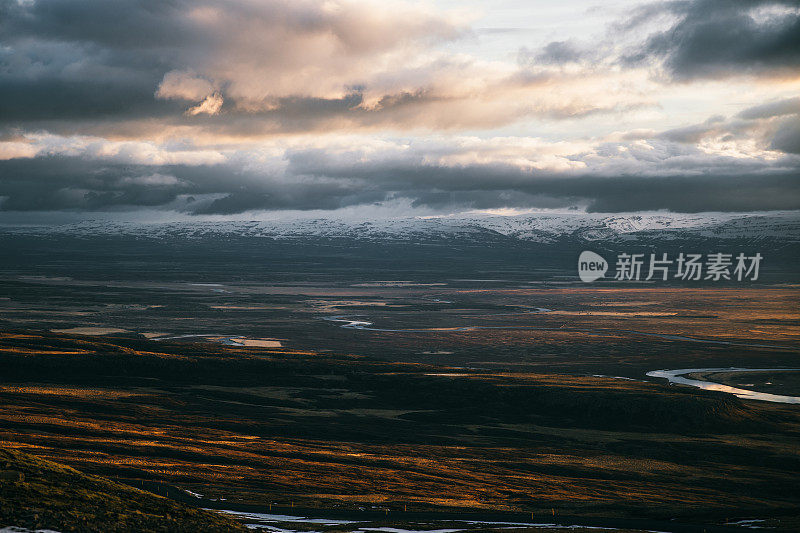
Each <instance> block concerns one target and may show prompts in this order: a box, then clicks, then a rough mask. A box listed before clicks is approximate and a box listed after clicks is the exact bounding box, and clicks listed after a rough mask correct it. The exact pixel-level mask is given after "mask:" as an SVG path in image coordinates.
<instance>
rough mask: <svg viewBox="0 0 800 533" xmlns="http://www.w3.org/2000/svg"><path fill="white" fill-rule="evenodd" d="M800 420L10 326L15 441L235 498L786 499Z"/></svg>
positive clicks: (718, 510)
mask: <svg viewBox="0 0 800 533" xmlns="http://www.w3.org/2000/svg"><path fill="white" fill-rule="evenodd" d="M799 436H800V411H798V409H797V408H796V406H781V405H775V404H766V403H763V402H745V401H742V400H739V399H737V398H734V397H731V396H729V395H726V394H723V393H714V392H707V391H699V390H695V389H690V388H684V387H668V386H664V385H660V384H655V383H645V382H639V381H629V380H619V379H610V378H598V377H590V376H574V375H573V376H570V375H555V374H532V373H521V372H519V373H510V372H492V371H488V370H465V369H454V368H446V367H434V366H426V365H420V364H405V363H391V362H384V361H378V360H373V359H368V358H361V357H354V356H348V355H335V354H326V355H320V354H316V353H311V352H302V351H292V350H285V349H248V348H237V347H223V346H219V345H214V344H202V343H197V344H191V343H186V344H178V343H176V344H168V343H157V342H152V341H145V340H137V339H124V338H113V337H93V338H92V337H76V336H69V335H64V334H52V333H42V332H16V333H10V332H9V333H2V334H0V439H2V441H4V442H5V443H6V447H13V448H15V449H19V450H24V451H27V452H30V453H33V454H35V455H37V456H39V457H44V458H48V459H51V460H56V461H58V462H62V463H65V464H69V465H72V466H75V467H77V468H80V469H81V470H82V471H85V472H89V473H92V474H98V475H103V476H107V477H111V478H114V479H120V480H124V481H126V482H128V483H132V484H133V485H135V486H141V484H142V483H143V484H144V486H150V484H153V483H158V484H165V485H170V486H173V487H179V488H182V489H187V490H191V491H192V492H195V493H200V494H203V495H205V496H206V497H207V498H225V504H228V503H231V504H233V503H236V502H239V503H250V504H253V505H255V506H258V507H260V508H266V507H267V506H268V505H269V504H274V505H277V506H281V505H282V506H284V507H290V506H292V505H297V506H305V507H325V508H338V509H345V508H349V509H355V508H358V507H367V508H369V507H370V506H380V507H381V508H387V509H406V508H407V509H408V510H409V511H412V510H413V511H428V510H443V509H480V510H484V511H495V510H496V511H515V512H527V513H531V512H534V513H536V514H550V513H552V512H556V513H560V514H563V515H567V514H569V515H574V516H585V517H592V516H593V517H598V516H601V517H637V518H638V517H647V518H653V519H660V520H670V519H673V518H678V519H682V520H692V521H703V522H704V523H724V522H725V521H726V520H734V519H746V518H752V517H766V518H776V517H786V516H790V515H797V514H798V513H799V512H800V497H799V496H798V494H797V491H796V490H794V489H795V486H796V480H797V475H798V472H800V454H799V453H798V448H797V442H798V437H799Z"/></svg>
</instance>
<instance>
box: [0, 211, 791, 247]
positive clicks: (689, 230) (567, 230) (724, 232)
mask: <svg viewBox="0 0 800 533" xmlns="http://www.w3.org/2000/svg"><path fill="white" fill-rule="evenodd" d="M0 232H3V233H14V234H31V235H36V234H68V235H76V236H87V237H88V236H97V235H128V236H137V237H143V238H167V237H170V238H175V237H183V238H202V237H209V236H214V235H231V236H244V237H270V238H274V239H298V238H348V239H356V240H365V241H376V242H377V241H384V240H386V241H398V240H399V241H410V242H413V241H426V240H431V239H436V240H441V239H466V240H480V239H482V238H486V237H491V236H494V237H501V238H510V239H514V240H520V241H530V242H540V243H551V242H555V241H558V240H561V239H564V238H570V239H578V240H583V241H599V240H617V241H618V240H638V239H640V238H660V239H676V238H715V239H737V238H744V239H758V238H773V239H780V240H782V241H784V242H800V212H794V211H793V212H774V213H766V214H724V213H710V214H709V213H701V214H620V215H607V214H586V213H576V214H529V215H516V216H498V215H469V214H461V215H453V216H445V217H426V218H422V217H409V218H394V219H372V220H361V221H347V220H337V219H315V218H294V219H291V220H280V221H225V222H208V221H197V222H171V223H151V224H147V223H114V222H107V221H95V222H82V223H79V224H68V225H61V226H6V227H2V228H0Z"/></svg>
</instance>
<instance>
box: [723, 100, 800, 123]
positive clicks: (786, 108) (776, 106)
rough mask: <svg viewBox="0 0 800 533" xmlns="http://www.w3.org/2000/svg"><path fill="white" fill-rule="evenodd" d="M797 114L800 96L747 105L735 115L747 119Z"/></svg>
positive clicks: (799, 108) (799, 106)
mask: <svg viewBox="0 0 800 533" xmlns="http://www.w3.org/2000/svg"><path fill="white" fill-rule="evenodd" d="M797 114H800V98H787V99H785V100H779V101H777V102H769V103H767V104H762V105H757V106H754V107H749V108H747V109H745V110H744V111H742V112H741V113H739V114H738V115H737V116H738V117H739V118H743V119H747V120H755V119H759V118H772V117H781V116H784V115H797Z"/></svg>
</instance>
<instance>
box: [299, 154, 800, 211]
mask: <svg viewBox="0 0 800 533" xmlns="http://www.w3.org/2000/svg"><path fill="white" fill-rule="evenodd" d="M321 162H322V161H320V160H319V159H317V158H315V157H314V156H313V155H311V154H303V155H302V156H297V157H296V159H295V160H294V165H293V166H292V167H291V169H292V170H293V171H295V172H302V173H304V174H314V175H320V176H323V175H324V176H327V177H331V176H338V177H345V176H346V177H350V178H359V179H363V180H370V181H371V182H372V183H380V184H382V185H381V186H382V187H383V188H386V189H388V190H392V191H394V194H396V195H404V196H406V197H410V198H412V200H413V201H414V204H415V205H417V206H429V207H434V208H441V207H450V208H454V207H455V208H459V207H460V208H473V209H488V208H497V207H563V206H569V205H574V204H575V203H581V202H584V203H588V208H589V210H590V211H597V212H623V211H639V210H655V209H667V210H670V211H673V212H701V211H758V210H774V209H798V208H800V170H794V171H790V172H782V173H771V174H733V175H725V174H706V175H701V176H679V175H662V176H655V177H643V176H637V175H606V176H603V175H587V174H585V175H559V174H555V173H552V172H544V171H524V170H520V169H518V168H515V167H510V166H502V165H471V166H464V167H446V166H433V165H424V164H419V165H416V164H415V165H396V166H391V165H358V166H344V167H337V166H336V165H335V164H333V163H330V162H329V163H327V164H324V165H321V164H320V163H321Z"/></svg>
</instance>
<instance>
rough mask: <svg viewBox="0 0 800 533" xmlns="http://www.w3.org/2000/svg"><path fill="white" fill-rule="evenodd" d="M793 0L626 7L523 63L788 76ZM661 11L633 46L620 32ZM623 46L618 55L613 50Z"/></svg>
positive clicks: (528, 53) (793, 64)
mask: <svg viewBox="0 0 800 533" xmlns="http://www.w3.org/2000/svg"><path fill="white" fill-rule="evenodd" d="M798 7H800V3H798V2H797V1H796V0H672V1H666V2H664V1H662V2H654V3H651V4H647V5H644V6H640V7H638V8H635V9H633V10H632V11H631V12H630V13H626V15H625V18H624V19H623V20H621V21H619V22H618V23H616V24H614V25H612V27H610V28H609V31H608V35H607V36H606V37H605V38H604V39H600V40H598V41H596V42H592V43H588V44H584V45H581V46H579V45H577V44H575V43H572V42H565V41H553V42H551V43H549V44H547V45H546V46H544V47H542V48H541V49H539V50H538V51H532V50H528V49H526V48H523V49H522V50H521V51H520V53H519V62H520V63H521V64H522V65H524V66H528V67H531V66H536V65H546V64H561V65H563V64H567V63H583V64H585V65H589V66H591V65H597V64H600V63H603V62H607V63H610V64H621V65H623V66H660V67H662V68H663V69H664V71H665V72H666V73H667V74H668V77H669V78H672V79H673V80H676V81H688V80H692V79H700V78H714V77H720V76H728V75H739V74H760V73H771V74H775V75H782V74H791V73H793V72H796V70H797V69H798V68H800V14H798V12H797V11H796V9H797V8H798ZM665 16H669V17H671V18H672V19H674V20H673V22H672V23H671V26H670V27H669V28H667V29H666V30H663V31H656V32H652V30H651V33H649V34H647V35H646V36H645V37H644V38H643V40H640V41H639V42H638V43H637V44H636V45H633V46H629V45H621V44H620V43H622V42H623V39H622V37H623V36H629V35H632V34H634V32H637V31H640V30H641V29H642V28H647V24H648V23H650V22H651V21H653V20H655V19H656V18H658V17H665ZM620 48H622V49H623V51H622V52H621V53H620V51H619V49H620Z"/></svg>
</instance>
